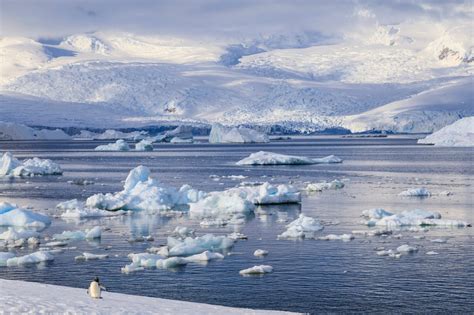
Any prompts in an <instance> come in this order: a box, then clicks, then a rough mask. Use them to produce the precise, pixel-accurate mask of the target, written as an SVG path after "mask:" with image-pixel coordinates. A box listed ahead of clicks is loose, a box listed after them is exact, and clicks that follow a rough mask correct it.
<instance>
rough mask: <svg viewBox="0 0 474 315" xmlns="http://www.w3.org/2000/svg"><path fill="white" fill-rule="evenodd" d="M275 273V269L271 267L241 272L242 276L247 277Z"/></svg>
mask: <svg viewBox="0 0 474 315" xmlns="http://www.w3.org/2000/svg"><path fill="white" fill-rule="evenodd" d="M270 272H273V267H272V266H269V265H259V266H253V267H251V268H247V269H243V270H240V271H239V274H240V275H242V276H245V275H261V274H265V273H270Z"/></svg>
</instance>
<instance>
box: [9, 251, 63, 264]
mask: <svg viewBox="0 0 474 315" xmlns="http://www.w3.org/2000/svg"><path fill="white" fill-rule="evenodd" d="M51 260H54V256H53V255H51V254H50V253H49V252H47V251H38V252H34V253H31V254H28V255H24V256H16V257H11V258H8V259H7V260H6V262H5V263H4V264H5V265H6V266H8V267H11V266H19V265H28V264H38V263H41V262H46V261H51ZM0 264H2V263H1V262H0Z"/></svg>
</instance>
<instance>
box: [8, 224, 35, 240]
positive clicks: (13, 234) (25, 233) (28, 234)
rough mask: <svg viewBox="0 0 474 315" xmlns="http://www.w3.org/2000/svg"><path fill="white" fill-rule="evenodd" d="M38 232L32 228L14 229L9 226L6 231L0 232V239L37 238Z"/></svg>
mask: <svg viewBox="0 0 474 315" xmlns="http://www.w3.org/2000/svg"><path fill="white" fill-rule="evenodd" d="M37 237H39V233H38V232H37V231H34V230H25V229H18V230H17V229H14V228H12V227H9V228H8V230H7V231H5V232H3V233H0V240H6V241H16V240H20V239H29V238H37Z"/></svg>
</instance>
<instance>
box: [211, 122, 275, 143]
mask: <svg viewBox="0 0 474 315" xmlns="http://www.w3.org/2000/svg"><path fill="white" fill-rule="evenodd" d="M269 141H270V140H269V139H268V136H267V135H266V134H265V133H262V132H258V131H256V130H254V129H250V128H245V127H225V126H223V125H221V124H217V123H216V124H213V125H212V129H211V133H210V134H209V143H262V142H263V143H265V142H269Z"/></svg>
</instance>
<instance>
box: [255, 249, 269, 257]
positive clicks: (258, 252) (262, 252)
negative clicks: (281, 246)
mask: <svg viewBox="0 0 474 315" xmlns="http://www.w3.org/2000/svg"><path fill="white" fill-rule="evenodd" d="M253 255H254V256H257V257H262V256H267V255H268V250H264V249H257V250H255V251H254V252H253Z"/></svg>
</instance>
